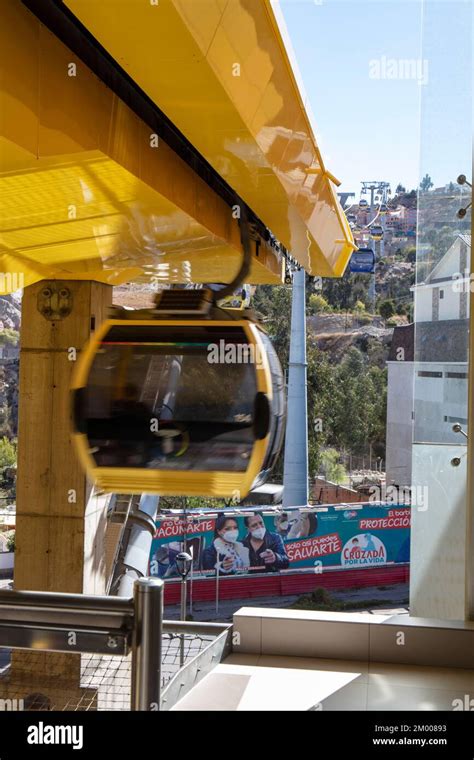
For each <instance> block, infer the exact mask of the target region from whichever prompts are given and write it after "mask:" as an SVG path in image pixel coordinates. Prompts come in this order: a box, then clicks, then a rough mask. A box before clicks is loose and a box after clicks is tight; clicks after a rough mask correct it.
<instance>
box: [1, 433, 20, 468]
mask: <svg viewBox="0 0 474 760" xmlns="http://www.w3.org/2000/svg"><path fill="white" fill-rule="evenodd" d="M16 448H17V447H16V442H15V441H9V440H8V438H7V437H6V436H3V438H0V468H1V467H11V466H12V465H14V464H16V455H17V451H16Z"/></svg>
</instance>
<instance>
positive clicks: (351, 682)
mask: <svg viewBox="0 0 474 760" xmlns="http://www.w3.org/2000/svg"><path fill="white" fill-rule="evenodd" d="M466 695H467V696H468V699H470V698H471V697H473V698H474V670H462V669H458V668H433V667H422V666H413V667H412V666H400V665H388V664H386V663H370V664H368V663H365V662H355V661H342V660H321V659H306V658H303V657H277V656H272V657H271V656H259V655H245V654H232V655H230V657H228V658H227V659H226V661H225V662H223V663H222V664H220V665H218V666H217V667H216V668H215V669H214V670H213V671H212V673H210V674H209V675H208V676H206V677H205V678H204V679H203V680H202V681H201V683H200V684H198V685H197V686H196V687H195V688H194V689H193V690H192V691H191V692H189V693H188V694H187V695H186V696H185V697H184V698H183V699H182V700H181V701H180V702H178V704H177V705H175V707H174V708H173V709H174V710H453V709H454V708H455V706H456V705H460V704H461V702H457V701H456V700H460V701H462V702H464V701H466Z"/></svg>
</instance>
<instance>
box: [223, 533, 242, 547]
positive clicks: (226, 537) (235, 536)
mask: <svg viewBox="0 0 474 760" xmlns="http://www.w3.org/2000/svg"><path fill="white" fill-rule="evenodd" d="M238 537H239V531H238V530H226V532H225V533H224V536H223V538H224V541H229V543H231V544H235V542H236V541H237V539H238Z"/></svg>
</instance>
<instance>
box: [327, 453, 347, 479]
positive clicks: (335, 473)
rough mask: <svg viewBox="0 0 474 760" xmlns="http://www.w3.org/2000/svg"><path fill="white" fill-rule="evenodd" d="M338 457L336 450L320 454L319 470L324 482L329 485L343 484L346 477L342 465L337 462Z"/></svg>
mask: <svg viewBox="0 0 474 760" xmlns="http://www.w3.org/2000/svg"><path fill="white" fill-rule="evenodd" d="M339 456H340V455H339V452H338V451H336V449H325V450H324V451H323V452H322V453H321V470H322V472H323V473H324V477H325V478H326V480H329V481H331V483H338V484H339V483H343V482H344V481H345V479H346V477H347V473H346V470H345V468H344V465H342V464H341V463H340V462H339Z"/></svg>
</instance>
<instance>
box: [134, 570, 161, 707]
mask: <svg viewBox="0 0 474 760" xmlns="http://www.w3.org/2000/svg"><path fill="white" fill-rule="evenodd" d="M163 591H164V582H163V581H162V580H159V579H158V578H140V579H139V580H137V581H135V584H134V588H133V600H134V607H135V626H134V631H133V643H132V700H131V708H132V710H159V709H160V690H161V659H162V657H161V654H162V636H163Z"/></svg>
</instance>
